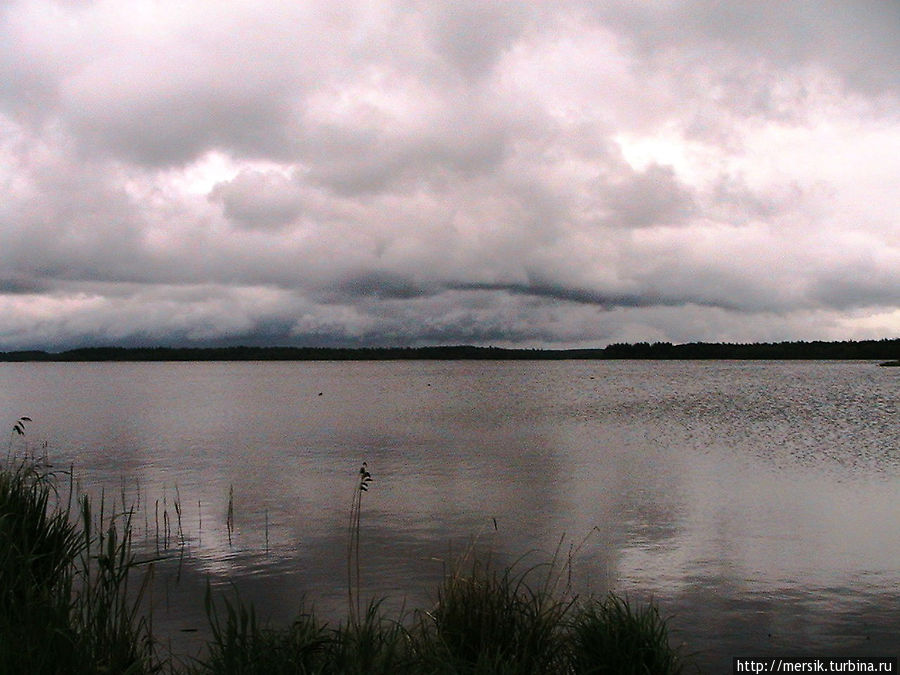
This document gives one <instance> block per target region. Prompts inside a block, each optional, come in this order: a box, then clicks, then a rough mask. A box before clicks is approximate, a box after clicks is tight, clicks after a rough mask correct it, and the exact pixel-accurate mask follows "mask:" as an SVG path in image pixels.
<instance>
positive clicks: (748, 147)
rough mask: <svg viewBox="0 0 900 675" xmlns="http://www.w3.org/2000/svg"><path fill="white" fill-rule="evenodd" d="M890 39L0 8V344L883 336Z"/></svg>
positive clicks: (676, 23)
mask: <svg viewBox="0 0 900 675" xmlns="http://www.w3.org/2000/svg"><path fill="white" fill-rule="evenodd" d="M898 27H900V26H898V10H897V8H896V7H895V6H894V5H893V4H891V3H862V4H860V3H840V2H835V3H832V2H825V3H819V2H816V3H812V2H795V3H780V2H762V3H753V4H744V3H725V4H723V3H718V2H699V3H697V2H692V3H687V2H670V3H664V4H649V5H643V4H634V3H618V2H613V3H602V4H598V3H592V2H581V1H579V0H572V1H571V2H560V3H552V4H550V3H506V2H458V3H449V4H448V3H444V2H433V3H432V2H426V3H407V2H403V1H398V2H387V1H385V2H377V3H371V2H358V3H355V2H352V3H341V4H340V6H337V5H335V4H334V3H325V2H321V3H320V2H309V3H295V2H289V1H288V0H284V1H281V0H275V1H274V2H271V3H266V4H265V5H254V4H253V3H251V4H246V3H237V2H229V1H225V2H206V1H198V2H193V3H188V4H184V3H176V2H170V1H168V0H163V1H156V2H149V1H147V2H144V1H143V0H137V1H136V2H135V3H133V4H131V5H130V6H128V7H127V8H126V7H125V6H124V5H122V4H121V3H116V2H113V1H112V0H97V1H96V2H91V3H80V2H68V3H61V2H54V1H53V0H18V1H17V2H12V3H7V4H5V5H4V6H3V7H2V8H0V190H2V194H3V196H4V198H3V200H2V201H0V311H2V312H3V316H4V319H5V320H4V325H3V327H2V328H0V348H28V347H48V346H49V347H53V346H58V345H75V344H79V343H111V342H112V343H129V344H137V343H156V342H159V343H166V344H173V343H179V342H186V343H192V344H202V343H217V344H224V343H229V344H234V343H238V342H242V341H244V342H251V343H255V344H256V343H258V344H264V343H270V344H271V343H282V344H283V343H307V342H309V343H316V344H342V343H345V344H392V343H395V342H397V343H404V344H424V343H432V342H453V343H457V342H469V341H471V342H492V343H495V344H528V345H533V346H537V345H541V344H548V345H559V346H565V345H591V344H604V343H606V342H609V341H619V340H635V339H672V340H676V341H677V340H696V339H766V338H767V337H771V338H772V339H787V338H791V337H803V338H815V337H823V338H832V337H834V338H840V337H842V336H851V337H883V336H892V335H894V334H896V333H897V332H898V331H900V299H898V285H900V276H898V275H900V272H898V270H900V239H898V232H900V230H898V228H900V223H898V221H897V215H896V214H897V213H900V203H898V201H897V199H898V197H897V195H896V190H895V189H894V188H893V185H894V183H895V182H896V176H897V175H898V172H900V160H898V158H897V153H896V151H894V150H893V148H896V147H897V143H898V142H900V87H898V84H900V80H898V73H900V68H898V63H897V59H898V50H897V49H896V47H895V40H896V34H897V28H898Z"/></svg>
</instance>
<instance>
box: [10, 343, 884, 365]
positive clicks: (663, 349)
mask: <svg viewBox="0 0 900 675" xmlns="http://www.w3.org/2000/svg"><path fill="white" fill-rule="evenodd" d="M898 357H900V338H897V339H890V340H889V339H884V340H861V341H858V342H857V341H842V342H820V341H815V342H777V343H751V344H731V343H708V342H693V343H687V344H672V343H669V342H656V343H653V344H650V343H646V342H639V343H636V344H613V345H609V346H607V347H602V348H597V349H516V348H513V349H507V348H501V347H476V346H471V345H457V346H438V347H359V348H352V347H348V348H342V347H246V346H239V347H190V348H186V347H84V348H79V349H70V350H66V351H62V352H46V351H39V350H29V351H12V352H0V362H7V363H9V362H33V361H38V362H40V361H49V362H73V361H401V360H419V361H427V360H431V361H447V360H467V361H474V360H494V361H513V360H544V361H560V360H617V359H650V360H692V359H702V360H732V359H737V360H880V361H885V360H889V361H896V360H897V359H898ZM891 365H893V363H892V364H891Z"/></svg>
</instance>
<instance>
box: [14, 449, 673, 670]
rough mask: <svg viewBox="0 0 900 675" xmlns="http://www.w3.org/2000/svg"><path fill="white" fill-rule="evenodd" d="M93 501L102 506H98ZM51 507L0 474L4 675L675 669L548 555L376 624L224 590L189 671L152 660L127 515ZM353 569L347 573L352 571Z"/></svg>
mask: <svg viewBox="0 0 900 675" xmlns="http://www.w3.org/2000/svg"><path fill="white" fill-rule="evenodd" d="M101 502H102V500H101ZM70 503H71V497H70V498H69V500H63V499H60V498H59V495H58V494H57V487H56V480H55V478H54V476H52V475H50V474H47V473H46V472H42V471H40V470H39V469H37V468H36V467H35V466H34V465H33V464H28V463H22V464H19V465H17V466H13V467H7V468H5V469H3V470H0V665H2V669H3V672H8V673H38V674H40V673H75V674H78V673H110V674H112V673H116V674H117V673H129V674H135V675H137V674H143V673H156V672H169V673H175V672H184V673H192V674H195V675H200V674H206V673H210V674H220V673H222V674H224V673H228V674H232V673H233V674H241V675H252V674H255V673H266V674H269V673H272V674H275V675H278V674H280V673H321V674H331V673H334V674H338V673H341V674H344V673H345V674H354V673H359V674H363V673H365V674H371V675H378V674H380V673H384V674H388V673H390V674H392V675H394V674H401V675H402V674H404V673H436V674H441V673H446V674H448V675H449V674H452V673H485V674H488V673H492V674H493V673H497V674H510V675H512V674H520V673H521V674H530V673H535V674H537V673H560V674H567V673H573V674H574V673H653V674H658V675H667V674H669V673H680V672H682V669H683V666H682V662H681V659H680V658H679V655H678V653H677V651H676V650H674V649H673V648H671V647H670V645H669V642H668V631H667V626H666V622H665V621H664V620H663V619H662V618H661V617H660V614H659V611H658V609H657V608H656V607H655V606H654V605H652V604H651V605H648V606H640V607H638V606H634V605H632V604H630V603H629V602H628V601H627V600H625V599H623V598H620V597H618V596H615V595H610V596H607V597H605V598H588V599H578V598H576V597H574V596H572V595H571V594H570V593H569V592H568V591H567V589H563V590H561V591H558V586H559V585H560V584H559V580H560V578H561V575H560V573H559V570H558V568H557V566H556V558H554V559H553V560H552V561H551V562H549V563H547V564H539V565H534V566H531V567H525V566H524V564H523V563H522V562H521V561H520V563H517V564H516V565H513V566H511V567H506V568H496V567H494V566H492V565H491V564H490V562H484V561H479V560H474V561H473V560H469V561H468V562H467V563H465V564H460V565H459V566H457V568H456V569H455V570H453V571H452V572H451V573H449V574H448V575H447V577H446V579H445V580H444V582H443V584H442V585H441V587H440V588H439V589H438V590H437V593H436V597H435V603H434V606H433V607H432V608H431V609H430V610H427V611H425V610H418V611H412V612H405V613H403V614H402V615H400V616H398V617H388V616H387V615H386V614H385V612H384V611H383V610H382V606H381V604H380V603H379V602H370V603H369V604H368V605H366V606H365V607H364V608H360V607H359V604H358V603H359V589H358V582H357V589H356V595H355V599H354V596H353V594H351V598H350V600H351V606H350V608H349V613H348V614H349V618H348V619H347V620H346V621H345V622H342V623H340V624H338V625H337V626H329V625H327V624H326V623H324V622H322V621H320V620H319V619H317V618H316V616H315V613H314V612H313V611H312V610H311V609H310V610H304V609H301V610H300V611H299V612H298V614H297V618H296V619H295V620H294V622H293V623H292V624H291V625H290V626H286V627H280V628H272V627H269V626H267V625H264V624H262V623H261V622H260V621H259V620H258V619H257V616H256V613H255V611H254V608H253V606H252V605H250V604H248V603H245V602H243V601H242V600H241V598H240V596H239V595H237V594H236V593H235V594H233V595H230V596H229V595H220V596H217V597H214V595H213V593H212V592H211V591H208V592H207V596H206V610H207V615H208V616H209V621H210V628H211V635H212V637H211V640H210V642H209V644H208V649H207V652H206V655H205V656H204V657H203V658H202V659H200V660H195V661H193V662H191V663H189V664H181V663H175V662H174V661H173V660H172V659H168V660H163V659H161V658H160V657H159V654H158V651H157V650H156V649H155V646H154V641H153V636H152V630H151V624H150V621H149V618H148V617H147V616H145V615H144V614H143V613H142V612H141V611H140V608H141V607H142V604H141V598H142V595H143V592H144V590H145V589H146V585H147V584H148V583H151V580H152V573H151V572H152V565H143V564H141V563H139V562H138V561H137V560H136V559H135V557H134V555H133V554H132V548H131V530H132V523H131V515H130V513H129V512H121V511H120V512H104V505H103V504H102V503H101V504H100V508H99V512H95V511H94V510H92V506H91V503H90V501H89V500H88V499H87V498H81V499H80V500H77V502H76V508H72V507H71V506H70ZM356 564H358V563H356Z"/></svg>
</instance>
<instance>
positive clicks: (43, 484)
mask: <svg viewBox="0 0 900 675" xmlns="http://www.w3.org/2000/svg"><path fill="white" fill-rule="evenodd" d="M61 502H62V500H61V499H60V498H59V495H58V493H57V491H56V478H55V476H54V475H53V474H51V473H47V472H45V471H42V470H40V469H39V468H38V467H37V466H35V464H34V463H31V462H22V463H18V464H16V465H14V466H6V467H4V468H3V470H2V471H0V663H2V664H3V668H4V669H6V670H5V672H11V673H62V672H65V673H76V674H77V673H97V672H116V673H125V672H129V673H136V674H137V673H148V672H154V671H156V670H158V669H159V668H160V667H161V665H160V664H159V662H157V661H156V659H155V655H154V651H153V643H152V636H151V632H150V625H149V618H148V617H146V616H144V615H142V614H140V612H139V607H140V603H141V595H142V592H143V590H144V589H145V588H146V584H148V583H149V578H150V577H149V575H148V576H145V580H144V583H143V584H141V586H140V587H139V588H137V589H133V588H130V587H129V583H128V579H129V575H130V574H131V572H132V571H133V570H134V568H135V567H136V566H137V563H136V562H135V559H134V556H133V555H132V553H131V528H132V525H131V520H130V513H128V514H123V513H110V514H109V517H108V518H107V517H106V513H105V507H104V505H103V504H102V501H101V506H100V512H99V515H98V514H95V513H94V512H93V509H92V506H91V501H90V499H89V498H88V497H86V496H85V497H82V498H80V499H79V500H78V511H77V513H74V514H73V513H72V511H71V510H70V509H69V508H68V505H67V506H66V507H65V508H63V507H62V504H61Z"/></svg>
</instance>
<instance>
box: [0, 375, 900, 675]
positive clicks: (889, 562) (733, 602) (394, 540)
mask: <svg viewBox="0 0 900 675" xmlns="http://www.w3.org/2000/svg"><path fill="white" fill-rule="evenodd" d="M898 392H900V370H898V369H890V368H878V367H877V366H876V365H875V364H873V363H870V362H634V361H631V362H626V361H615V362H612V361H596V362H591V361H572V362H546V361H536V362H523V361H514V362H475V361H467V362H427V361H424V362H423V361H418V362H346V363H337V362H290V363H284V362H263V363H68V364H54V363H25V364H0V413H2V416H0V420H4V419H5V420H7V421H8V424H9V425H10V427H11V425H12V423H13V422H14V421H15V420H16V419H17V418H18V417H19V416H20V415H28V416H30V417H32V418H33V422H32V423H30V424H29V425H28V433H27V435H26V437H25V439H24V440H25V441H26V442H27V444H28V448H27V449H28V451H30V452H35V451H36V452H37V453H38V454H42V453H43V452H45V449H44V448H43V444H44V442H46V443H47V446H48V447H47V448H46V453H47V455H48V457H49V460H50V461H51V462H53V463H54V465H55V466H57V467H67V466H68V465H70V464H72V465H74V467H75V473H76V475H77V477H78V481H79V484H80V485H81V487H82V489H84V490H87V491H94V492H96V491H98V490H100V489H101V488H102V489H103V490H105V493H106V496H107V498H109V497H110V496H113V497H114V498H115V499H116V500H121V499H122V495H123V493H124V495H125V500H126V501H128V502H130V503H131V504H137V505H138V508H137V510H136V512H135V516H134V520H135V524H136V538H137V543H138V544H139V546H140V548H141V551H142V554H146V555H152V554H154V553H155V550H154V549H155V548H156V547H157V546H158V545H159V546H161V548H162V552H163V553H166V543H167V542H166V541H165V525H166V520H168V523H169V530H170V535H169V541H168V553H169V554H171V555H173V556H174V557H173V558H172V559H170V560H169V561H168V562H167V563H165V564H163V565H161V566H159V569H158V570H157V578H156V590H155V595H154V605H155V608H154V624H155V628H156V630H157V631H158V633H159V634H160V636H162V637H163V638H164V640H165V641H166V643H167V644H171V648H172V650H173V651H174V652H176V653H179V654H185V653H194V652H195V651H196V649H198V646H197V645H198V644H200V642H201V641H202V638H203V635H204V631H205V630H206V620H205V615H204V613H203V609H202V600H201V599H202V593H203V588H204V586H205V584H206V582H207V580H208V581H210V583H211V584H213V586H218V587H227V586H228V585H229V584H231V583H233V584H234V585H235V586H236V588H237V589H238V590H239V592H240V593H241V595H242V596H243V597H245V598H248V599H252V600H254V602H255V603H256V605H257V609H258V610H259V613H260V614H261V615H262V616H265V617H269V618H271V620H272V622H273V623H276V624H277V623H283V622H286V621H288V620H289V619H290V617H291V616H292V615H293V614H294V613H295V612H296V610H297V608H298V606H299V603H300V599H301V597H303V596H304V595H305V596H306V598H307V601H308V602H311V603H314V604H315V606H316V608H317V610H318V611H319V612H320V614H321V615H322V616H323V617H326V618H331V619H332V620H334V621H337V620H340V619H342V618H345V617H346V593H347V591H346V585H347V582H346V537H347V522H348V516H349V509H350V503H351V499H352V496H353V490H354V487H355V481H356V472H357V470H358V468H359V466H360V463H361V462H362V461H366V462H367V463H368V468H369V469H370V471H371V472H372V474H373V476H374V479H375V481H374V483H373V484H372V486H371V489H370V490H369V492H367V493H365V495H364V499H363V513H362V521H361V522H362V525H361V549H362V585H363V587H364V589H365V591H366V592H367V593H368V594H371V595H374V596H387V597H388V598H389V600H388V601H387V604H386V606H387V607H389V608H390V609H391V610H392V611H393V610H394V609H396V610H397V611H398V612H399V609H400V607H401V606H402V605H403V604H404V603H405V606H406V607H407V608H419V607H422V608H424V607H427V606H428V604H429V603H430V602H431V601H432V600H433V598H434V591H435V588H436V585H437V583H438V582H439V581H440V579H441V577H442V574H443V573H444V570H445V569H446V567H447V565H448V564H451V563H452V561H453V560H454V559H455V558H456V556H458V555H460V554H462V553H463V552H464V551H465V550H466V549H467V548H468V547H469V546H472V547H474V548H475V549H477V550H478V551H480V552H481V553H482V554H483V555H487V554H491V555H492V556H493V558H494V559H495V560H497V561H499V562H509V561H513V560H515V559H516V558H518V557H519V556H521V555H523V554H528V555H527V556H526V562H527V563H537V562H541V561H546V560H547V559H548V558H549V557H550V556H551V555H552V553H553V551H554V549H556V547H557V544H558V542H559V541H560V538H561V537H562V536H563V535H565V537H566V538H565V541H564V544H563V546H562V549H561V550H562V551H563V552H564V553H565V555H564V556H563V557H564V558H568V556H569V551H570V544H574V545H575V546H576V549H575V550H574V551H573V552H572V583H573V586H574V588H575V589H576V590H577V591H578V592H580V593H591V592H593V593H598V594H600V593H605V592H606V591H608V590H615V591H617V592H619V593H622V594H627V595H628V596H629V598H632V599H636V600H646V599H649V598H651V597H652V598H653V599H654V600H655V601H656V602H657V603H658V604H659V606H660V608H661V610H662V613H663V614H664V615H666V616H671V617H672V618H671V621H670V626H671V629H672V631H673V635H674V638H675V640H676V641H677V642H678V643H680V644H681V643H683V644H684V649H685V651H687V652H692V653H695V654H696V656H695V661H696V662H697V663H698V664H699V665H700V666H701V667H702V668H703V669H704V672H713V673H716V672H730V668H731V657H732V656H735V655H763V654H781V655H785V654H788V655H823V654H828V655H837V656H862V655H893V656H896V655H897V653H898V651H900V649H898V645H900V424H898V414H897V411H898V407H900V406H898V398H900V395H898ZM21 443H22V440H21V439H18V438H15V439H13V451H14V452H22V451H25V450H26V448H25V447H23V446H22V445H21ZM229 494H232V495H233V514H234V515H233V520H234V530H233V532H231V534H230V537H229V528H228V527H227V511H228V503H229ZM175 501H178V503H179V506H180V509H181V531H182V533H183V535H184V546H183V547H182V546H180V544H181V538H180V537H179V535H178V530H177V521H176V513H175V509H174V503H175ZM161 538H162V541H160V539H161ZM585 538H586V539H585ZM582 541H583V544H582V545H581V546H580V548H578V547H577V545H578V544H579V543H581V542H582ZM181 552H183V553H184V555H183V556H180V555H179V554H180V553H181ZM176 563H177V564H176ZM195 631H196V632H195Z"/></svg>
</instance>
